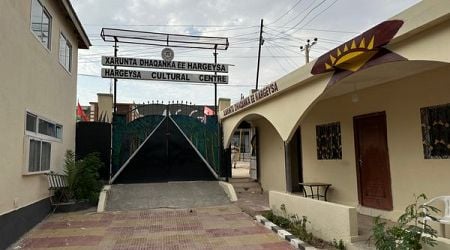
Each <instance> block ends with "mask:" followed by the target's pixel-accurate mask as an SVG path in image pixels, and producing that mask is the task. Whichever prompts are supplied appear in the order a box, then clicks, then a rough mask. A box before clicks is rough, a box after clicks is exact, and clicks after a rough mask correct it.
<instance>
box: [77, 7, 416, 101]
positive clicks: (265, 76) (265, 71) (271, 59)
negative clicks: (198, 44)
mask: <svg viewBox="0 0 450 250" xmlns="http://www.w3.org/2000/svg"><path fill="white" fill-rule="evenodd" d="M419 1H420V0H376V1H374V0H277V1H273V0H245V1H238V0H125V1H124V0H71V2H72V4H73V7H74V8H75V10H76V12H77V14H78V17H79V18H80V21H81V23H82V24H83V26H84V28H85V30H86V32H87V34H88V36H89V39H90V40H91V43H92V45H93V46H92V47H91V48H90V49H89V50H79V56H78V91H77V92H78V93H77V96H78V100H79V102H80V104H81V105H88V104H89V102H92V101H96V100H97V93H110V91H111V79H102V78H101V76H100V71H101V67H102V65H101V56H112V55H113V52H114V50H113V47H112V45H113V44H112V43H108V42H104V41H103V40H102V39H101V37H100V32H101V29H102V28H120V29H130V30H138V31H151V32H163V33H171V34H186V35H197V36H220V37H228V39H229V43H230V46H229V48H228V50H225V51H219V54H218V63H224V64H232V65H233V66H231V67H230V72H229V74H228V78H229V84H228V85H219V87H218V97H219V98H221V97H222V98H230V99H231V100H232V102H236V101H238V100H239V99H240V97H241V94H243V95H245V96H247V95H248V93H249V92H250V91H251V89H252V88H255V82H256V66H257V55H258V44H259V30H260V22H261V19H264V27H263V38H264V44H263V46H262V49H261V63H260V73H259V86H264V85H266V84H269V83H270V82H273V81H276V80H277V79H279V78H280V77H282V76H284V75H286V74H288V73H289V72H291V71H293V70H295V69H297V68H299V67H301V66H302V65H304V64H305V54H304V52H302V51H301V50H300V48H299V47H300V46H301V45H304V44H305V43H306V40H307V39H311V40H312V39H313V38H317V39H318V42H317V44H315V45H314V46H313V47H312V49H311V53H310V59H311V60H313V59H315V58H317V57H319V56H320V55H322V54H324V53H326V52H328V51H329V50H331V49H333V48H335V47H337V46H339V45H340V44H342V43H344V42H346V41H347V40H349V39H351V38H353V37H355V36H357V35H358V34H360V33H362V32H364V31H365V30H367V29H369V28H371V27H373V26H375V25H377V24H378V23H380V22H382V21H384V20H386V19H389V18H390V17H392V16H394V15H396V14H398V13H399V12H401V11H403V10H404V9H407V8H408V7H410V6H412V5H414V4H416V3H418V2H419ZM162 49H163V47H156V46H138V45H130V44H119V52H118V55H119V56H126V57H136V58H148V59H161V50H162ZM172 49H173V50H174V53H175V57H174V60H176V61H193V62H208V63H213V62H214V57H213V51H212V50H196V49H183V48H172ZM147 70H148V69H147ZM117 101H118V102H125V103H133V102H135V103H143V102H145V103H147V102H152V101H155V102H156V101H159V102H161V101H163V102H164V103H167V102H169V101H184V102H185V101H187V102H192V103H194V104H198V105H203V104H208V105H210V104H214V86H213V85H212V84H198V83H180V82H157V81H142V80H119V81H118V85H117Z"/></svg>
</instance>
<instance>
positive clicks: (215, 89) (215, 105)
mask: <svg viewBox="0 0 450 250" xmlns="http://www.w3.org/2000/svg"><path fill="white" fill-rule="evenodd" d="M213 55H214V66H215V69H216V70H215V71H214V115H217V44H216V45H215V46H214V53H213Z"/></svg>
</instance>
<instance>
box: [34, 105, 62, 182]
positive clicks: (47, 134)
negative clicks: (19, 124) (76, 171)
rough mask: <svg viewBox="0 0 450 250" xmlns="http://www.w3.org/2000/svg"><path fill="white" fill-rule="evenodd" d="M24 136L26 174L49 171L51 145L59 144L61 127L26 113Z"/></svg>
mask: <svg viewBox="0 0 450 250" xmlns="http://www.w3.org/2000/svg"><path fill="white" fill-rule="evenodd" d="M25 134H26V136H25V143H26V151H27V162H26V164H25V172H26V174H30V173H39V172H43V171H48V170H50V159H51V151H52V143H58V142H61V139H62V135H63V126H62V125H60V124H58V123H54V122H51V121H49V120H47V119H45V118H43V117H40V116H39V115H36V114H33V113H30V112H27V113H26V118H25ZM55 139H56V140H55Z"/></svg>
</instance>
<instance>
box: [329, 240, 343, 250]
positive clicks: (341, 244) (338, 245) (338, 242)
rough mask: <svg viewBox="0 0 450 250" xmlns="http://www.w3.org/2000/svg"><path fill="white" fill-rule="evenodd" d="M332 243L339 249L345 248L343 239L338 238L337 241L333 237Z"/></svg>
mask: <svg viewBox="0 0 450 250" xmlns="http://www.w3.org/2000/svg"><path fill="white" fill-rule="evenodd" d="M332 245H333V246H334V247H335V248H336V249H339V250H345V245H344V241H342V240H339V241H337V240H336V239H333V242H332Z"/></svg>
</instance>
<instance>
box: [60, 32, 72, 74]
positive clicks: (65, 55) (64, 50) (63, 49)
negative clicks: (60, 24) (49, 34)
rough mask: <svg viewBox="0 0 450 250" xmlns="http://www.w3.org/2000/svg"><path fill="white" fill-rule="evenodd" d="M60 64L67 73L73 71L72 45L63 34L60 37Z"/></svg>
mask: <svg viewBox="0 0 450 250" xmlns="http://www.w3.org/2000/svg"><path fill="white" fill-rule="evenodd" d="M59 62H60V63H61V65H62V66H64V68H65V69H66V70H67V71H69V72H70V71H71V70H72V45H71V44H70V43H69V41H68V40H67V39H66V37H65V36H64V35H63V34H61V35H60V37H59Z"/></svg>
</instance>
